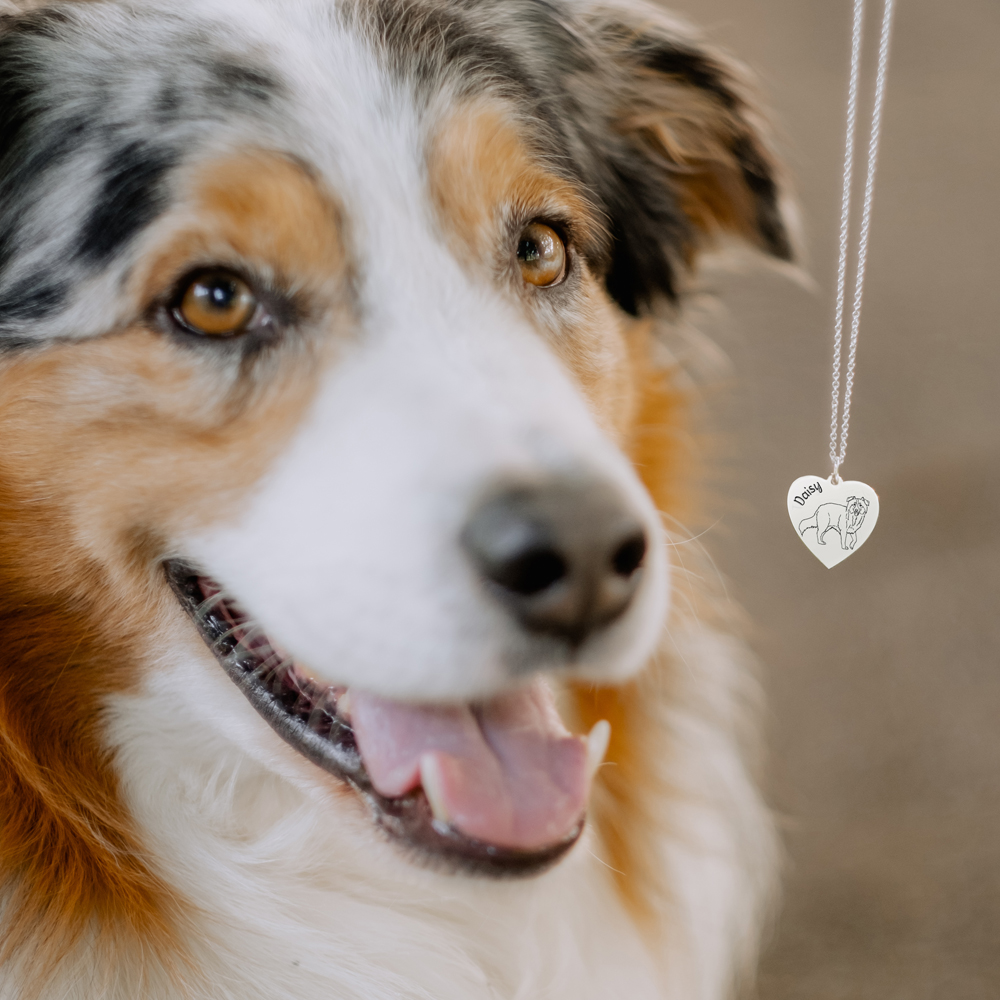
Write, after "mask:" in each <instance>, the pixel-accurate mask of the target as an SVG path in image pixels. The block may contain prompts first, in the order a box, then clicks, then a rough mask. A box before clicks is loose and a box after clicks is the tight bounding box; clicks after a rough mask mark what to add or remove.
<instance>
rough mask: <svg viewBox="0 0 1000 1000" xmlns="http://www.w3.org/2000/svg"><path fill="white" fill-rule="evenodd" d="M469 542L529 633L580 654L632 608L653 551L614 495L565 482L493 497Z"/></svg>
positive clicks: (476, 515)
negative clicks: (583, 646)
mask: <svg viewBox="0 0 1000 1000" xmlns="http://www.w3.org/2000/svg"><path fill="white" fill-rule="evenodd" d="M462 541H463V544H464V547H465V550H466V552H467V553H468V555H469V557H470V558H471V560H472V563H473V565H474V567H475V569H476V570H477V572H478V573H479V575H480V577H481V578H482V580H483V581H484V584H485V586H486V588H487V590H488V591H489V593H490V594H491V595H492V597H493V599H495V600H497V601H499V602H500V603H501V604H502V605H503V606H504V607H505V608H506V609H507V612H508V613H509V614H511V615H512V616H513V617H514V619H515V620H516V621H517V622H518V623H519V624H520V626H521V627H522V628H523V629H525V630H526V631H527V632H528V633H531V634H536V635H549V636H555V637H558V638H561V639H563V640H565V641H566V642H568V643H569V644H570V645H571V646H572V647H574V648H575V647H578V646H580V645H581V644H582V643H583V642H584V641H585V640H586V639H588V638H589V637H590V636H591V635H593V634H594V633H595V632H597V631H599V630H600V629H602V628H605V627H606V626H608V625H610V624H611V623H612V622H613V621H615V620H616V619H617V618H619V617H620V616H621V615H622V614H623V613H624V612H625V610H626V609H627V608H628V606H629V604H630V603H631V601H632V599H633V597H634V596H635V593H636V591H637V590H638V588H639V584H640V581H641V579H642V575H643V573H642V568H643V563H644V561H645V558H646V550H647V547H648V544H649V542H648V537H647V532H646V530H645V528H644V527H643V524H642V522H641V521H640V519H639V518H638V517H637V516H636V515H635V514H634V513H633V512H632V511H631V510H630V508H629V505H628V504H627V502H626V501H625V500H624V499H623V498H622V497H620V496H619V495H618V492H617V491H616V490H615V489H614V488H613V487H611V486H609V485H607V484H605V483H603V482H600V481H596V480H592V479H579V478H568V477H564V478H554V479H551V480H549V481H547V482H544V483H540V484H532V485H520V484H519V485H513V486H508V487H506V488H502V489H500V490H498V491H496V492H494V493H493V494H492V495H491V496H489V497H488V498H487V499H486V500H485V501H484V502H482V503H481V504H480V505H479V506H478V507H477V508H476V510H475V511H474V512H473V514H472V516H471V518H470V519H469V521H468V524H467V525H466V528H465V531H464V533H463V536H462Z"/></svg>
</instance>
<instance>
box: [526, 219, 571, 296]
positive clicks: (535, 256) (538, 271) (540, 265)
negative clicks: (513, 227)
mask: <svg viewBox="0 0 1000 1000" xmlns="http://www.w3.org/2000/svg"><path fill="white" fill-rule="evenodd" d="M517 262H518V264H520V266H521V276H522V277H523V278H524V280H525V281H526V282H528V284H529V285H537V286H539V287H542V288H544V287H548V286H549V285H554V284H556V283H557V282H558V281H560V280H561V279H562V277H563V275H565V273H566V245H565V244H564V243H563V241H562V240H561V239H560V237H559V234H558V233H557V232H556V231H555V230H554V229H552V228H551V227H550V226H546V225H545V223H543V222H532V223H531V225H529V226H527V227H526V228H525V230H524V232H523V233H521V238H520V239H519V240H518V244H517Z"/></svg>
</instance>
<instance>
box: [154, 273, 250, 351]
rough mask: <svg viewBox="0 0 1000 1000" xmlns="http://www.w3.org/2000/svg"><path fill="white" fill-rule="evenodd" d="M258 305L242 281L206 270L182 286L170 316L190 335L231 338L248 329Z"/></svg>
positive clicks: (232, 276) (248, 287)
mask: <svg viewBox="0 0 1000 1000" xmlns="http://www.w3.org/2000/svg"><path fill="white" fill-rule="evenodd" d="M259 305H260V304H259V302H258V301H257V297H256V296H255V295H254V293H253V291H252V290H251V288H250V286H249V285H248V284H247V283H246V282H245V281H244V280H243V279H242V278H240V277H237V276H236V275H235V274H231V273H229V272H228V271H206V272H203V273H201V274H198V275H196V276H195V277H194V278H192V279H191V280H190V281H189V282H188V283H187V284H186V285H185V286H184V288H183V289H182V291H181V293H180V295H179V296H178V298H177V304H176V305H175V306H174V309H173V313H174V318H175V319H176V320H177V321H178V322H179V323H180V324H181V326H183V327H184V328H185V329H187V330H190V331H191V332H192V333H200V334H202V335H203V336H206V337H233V336H235V335H236V334H238V333H242V332H243V331H244V330H245V329H246V328H247V326H248V325H249V324H250V322H251V320H252V319H253V318H254V315H255V314H256V313H257V311H258V308H259Z"/></svg>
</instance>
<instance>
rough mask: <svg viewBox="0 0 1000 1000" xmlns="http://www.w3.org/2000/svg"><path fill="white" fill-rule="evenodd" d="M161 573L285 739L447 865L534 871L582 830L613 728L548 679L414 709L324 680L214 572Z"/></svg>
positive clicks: (392, 833) (383, 823)
mask: <svg viewBox="0 0 1000 1000" xmlns="http://www.w3.org/2000/svg"><path fill="white" fill-rule="evenodd" d="M165 568H166V573H167V579H168V580H169V582H170V585H171V587H172V588H173V590H174V592H175V593H176V595H177V597H178V598H179V600H180V602H181V605H182V606H183V607H184V609H185V610H186V611H187V612H188V614H189V615H190V617H191V618H192V620H193V621H194V623H195V624H196V626H197V628H198V630H199V632H200V633H201V636H202V638H203V639H204V640H205V642H206V644H207V645H208V647H209V649H211V650H212V652H213V653H214V654H215V657H216V659H217V660H218V661H219V663H220V664H221V666H222V667H223V669H224V670H225V671H226V673H227V674H228V675H229V676H230V678H231V679H232V680H233V681H234V682H235V683H236V685H237V686H238V687H239V688H240V690H241V691H242V692H243V694H244V695H245V696H246V697H247V699H248V700H249V701H250V703H251V704H252V705H253V707H254V708H255V709H256V710H257V712H258V713H259V714H260V715H261V716H262V717H263V718H264V719H265V721H267V722H268V724H269V725H270V726H271V728H272V729H274V731H275V732H276V733H277V734H278V735H279V736H280V737H281V738H282V739H283V740H285V742H286V743H288V744H289V745H290V746H292V747H293V748H294V749H296V750H297V751H299V753H301V754H303V755H304V756H305V757H307V758H308V759H309V760H310V761H312V762H313V763H314V764H316V765H317V766H318V767H321V768H322V769H323V770H324V771H327V772H328V773H330V774H332V775H334V776H335V777H337V778H339V779H340V780H342V781H344V782H345V783H346V784H348V785H349V786H350V787H352V788H353V789H354V790H355V791H356V792H357V793H358V795H359V796H360V797H361V799H362V800H363V801H364V802H365V804H366V805H367V807H368V809H369V811H370V813H371V816H372V819H373V821H374V822H375V824H376V826H377V827H378V828H379V829H381V830H382V831H384V832H385V833H386V834H387V835H388V836H389V837H390V838H391V839H392V840H393V841H395V842H397V843H399V844H401V845H403V846H404V847H406V848H408V849H409V850H410V851H411V852H413V853H415V854H416V855H418V856H419V857H418V860H422V861H424V862H427V861H430V862H432V863H433V862H436V863H437V864H438V865H442V866H444V867H447V868H451V869H456V870H458V869H460V870H463V871H467V872H474V873H477V874H483V875H491V876H497V877H509V876H523V875H533V874H536V873H538V872H540V871H542V870H544V869H545V868H547V867H549V866H550V865H552V864H554V863H555V862H556V861H558V860H559V859H560V858H561V857H562V856H563V855H564V854H565V853H566V852H567V851H568V850H569V849H570V848H571V847H572V846H573V844H574V843H575V842H576V841H577V840H578V839H579V837H580V834H581V832H582V831H583V825H584V817H585V810H586V801H587V795H588V790H589V784H590V778H591V776H592V774H593V771H594V769H595V767H596V765H597V764H598V763H599V762H600V760H601V759H602V758H603V755H604V751H605V749H606V747H607V737H608V730H607V724H606V723H604V724H599V727H595V730H594V731H593V732H592V733H591V736H590V737H589V738H587V739H583V738H579V737H573V736H570V735H569V733H568V732H567V731H566V730H565V728H564V727H563V726H562V723H561V722H560V721H559V718H558V715H557V714H556V711H555V707H554V703H553V701H552V696H551V694H550V693H549V692H548V689H547V687H546V686H545V685H544V683H543V682H541V681H538V682H536V683H535V684H533V685H531V686H530V687H527V688H523V689H521V690H518V691H515V692H511V693H509V694H504V695H500V696H497V697H495V698H492V699H490V700H488V701H486V702H483V703H481V704H476V705H441V706H418V705H407V704H403V703H399V702H393V701H390V700H388V699H385V698H381V697H378V696H376V695H373V694H370V693H368V692H363V691H356V690H354V689H353V688H352V689H346V688H343V687H336V686H331V685H327V684H324V683H321V682H318V681H316V680H314V679H312V678H311V677H309V676H308V674H307V673H306V671H305V670H304V669H303V668H302V667H301V666H300V665H299V664H297V663H295V662H294V660H292V659H290V658H289V657H287V656H286V655H285V654H284V653H282V652H281V651H280V650H279V649H278V648H277V647H276V646H275V645H273V644H272V643H271V642H270V640H269V639H268V638H267V636H266V634H264V632H263V631H262V630H261V629H260V628H259V627H258V626H257V625H256V624H255V623H254V622H253V621H252V620H251V618H250V617H249V616H248V615H247V614H246V613H245V612H243V611H242V610H241V609H240V608H239V606H238V605H237V604H236V603H235V602H234V601H233V600H231V599H230V598H229V597H227V596H226V595H224V594H223V592H222V590H221V588H220V587H219V586H218V585H217V584H216V583H215V582H214V581H212V580H211V579H210V578H209V577H207V576H204V575H200V574H199V573H198V572H197V571H195V570H194V569H193V568H192V567H190V566H189V565H187V564H185V563H183V562H181V561H178V560H171V561H169V562H167V563H166V566H165Z"/></svg>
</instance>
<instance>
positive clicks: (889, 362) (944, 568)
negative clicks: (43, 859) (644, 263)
mask: <svg viewBox="0 0 1000 1000" xmlns="http://www.w3.org/2000/svg"><path fill="white" fill-rule="evenodd" d="M670 6H672V7H673V8H674V9H676V10H680V11H682V12H685V13H686V14H688V15H689V16H690V17H691V18H692V19H693V20H695V21H697V22H698V23H700V24H701V25H703V26H706V27H707V28H708V29H709V34H710V37H711V38H713V39H714V40H716V41H717V42H719V43H721V44H723V45H725V46H726V47H727V48H729V49H731V50H732V51H735V52H737V53H738V54H739V55H740V56H741V57H742V58H743V59H744V60H745V61H746V62H748V63H749V64H750V65H751V66H752V67H753V68H754V69H755V70H756V71H757V72H758V74H759V75H760V76H761V77H762V79H763V82H764V86H765V89H766V92H767V94H768V97H769V100H770V102H771V105H772V107H773V108H774V109H775V111H776V119H777V121H778V124H779V128H780V131H781V133H782V136H783V139H782V144H783V147H784V149H785V152H786V155H787V156H788V158H789V161H790V163H791V166H792V171H793V174H794V177H795V184H796V187H797V190H798V194H799V200H800V204H801V206H802V210H803V216H804V222H805V232H806V245H807V251H808V255H809V261H808V263H809V270H810V272H811V274H812V275H813V276H814V277H815V279H816V281H817V283H818V285H819V290H818V291H816V292H808V291H806V290H804V289H802V288H799V287H796V286H795V285H793V284H791V283H790V282H788V281H787V280H784V279H782V278H781V277H779V276H775V275H770V274H761V273H752V274H750V273H748V274H745V275H742V276H739V275H738V276H734V277H731V278H726V279H713V281H712V284H713V286H714V287H715V288H717V289H718V290H719V291H721V292H722V296H723V301H724V302H725V303H726V305H727V306H728V309H729V313H730V316H729V319H728V321H727V322H715V323H714V324H713V326H714V329H713V330H712V331H711V332H712V335H713V336H714V337H715V338H716V339H717V340H719V341H721V343H722V345H723V347H724V348H725V349H726V351H727V352H728V353H729V356H730V358H731V360H732V364H733V372H734V378H733V384H732V387H731V389H732V396H731V397H730V399H729V401H728V402H727V403H726V405H725V412H724V414H723V417H722V419H723V420H724V425H725V426H727V427H728V428H729V429H730V430H732V429H733V428H740V430H739V431H738V432H737V431H735V430H733V434H734V438H733V441H734V443H735V444H736V445H737V448H736V449H734V450H735V453H736V454H735V456H734V457H733V459H732V460H731V461H730V463H729V475H728V477H727V483H726V490H725V492H726V493H727V494H728V495H730V496H735V497H736V502H734V503H731V504H730V505H729V507H728V508H727V509H726V511H725V513H724V516H723V518H722V521H721V523H719V524H718V525H716V526H715V528H714V529H713V530H712V531H711V532H710V534H709V536H708V539H709V541H708V544H709V546H710V548H711V550H712V551H713V553H714V554H715V555H716V557H717V558H718V560H719V562H720V564H721V565H722V567H723V570H724V572H725V573H726V575H727V576H728V579H729V581H730V582H731V589H732V590H733V591H734V593H735V595H736V596H737V597H738V599H739V600H740V601H741V602H742V603H743V604H744V605H745V606H746V607H747V609H748V610H749V612H750V614H751V617H752V619H753V622H754V627H755V629H756V633H755V637H754V643H755V646H756V648H757V650H758V652H759V654H760V656H761V658H762V660H763V661H764V664H765V668H766V671H767V689H768V696H769V713H770V715H769V730H770V736H769V738H770V747H771V753H772V760H771V786H772V787H771V796H772V801H773V802H774V803H775V805H776V806H777V808H778V809H779V811H780V813H781V814H782V816H783V817H784V823H785V832H786V840H787V846H788V853H789V867H788V873H787V879H786V896H785V904H784V908H783V912H782V915H781V919H780V923H779V926H778V928H777V932H776V934H775V939H774V942H773V944H772V946H771V948H770V950H769V951H768V953H767V955H766V956H765V960H764V964H763V969H762V977H761V982H760V995H761V997H762V998H763V1000H791V998H808V1000H841V998H843V1000H868V998H871V1000H895V998H907V1000H924V998H928V1000H929V998H939V997H940V998H947V1000H966V998H969V1000H971V998H976V1000H979V998H997V997H1000V655H998V653H1000V615H998V610H1000V607H998V605H1000V600H998V590H1000V587H998V585H1000V419H998V418H1000V400H998V397H1000V348H998V338H997V336H996V333H995V329H996V326H997V322H998V317H1000V281H998V277H997V270H998V264H1000V254H998V250H1000V191H998V185H997V176H998V165H1000V2H998V0H899V3H898V9H897V20H896V32H895V38H894V44H893V52H892V65H891V72H890V81H889V90H888V97H887V106H886V121H885V132H884V142H883V151H882V157H881V160H880V169H879V177H878V189H877V196H876V203H875V216H874V223H873V235H872V244H871V257H870V270H869V282H868V291H867V296H866V305H865V313H864V322H863V328H862V336H861V347H860V353H859V368H858V371H859V378H858V385H857V389H856V395H855V405H854V414H853V422H852V437H851V444H850V450H849V453H848V462H847V465H846V468H845V470H844V471H845V473H846V475H847V477H848V478H857V479H862V480H865V481H867V482H868V483H870V484H871V485H872V486H873V487H875V489H876V490H877V491H878V493H879V496H880V499H881V520H880V521H879V524H878V527H877V529H876V530H875V532H874V534H873V535H872V537H871V539H870V540H869V542H868V544H867V546H866V547H865V548H864V549H862V550H859V551H858V552H857V553H856V554H855V555H854V556H852V557H851V559H849V560H847V561H846V562H845V563H843V564H842V565H840V566H838V567H836V568H834V569H833V570H827V569H824V568H823V566H821V565H820V563H819V562H818V561H817V560H815V559H814V558H813V556H811V555H810V554H809V553H808V552H807V551H806V549H805V548H804V547H803V546H802V544H801V543H800V542H799V541H798V540H797V539H796V537H795V534H794V532H793V530H792V529H791V527H790V524H789V522H788V518H787V515H786V511H785V493H786V490H787V487H788V484H789V483H790V482H791V480H792V479H794V478H795V477H797V476H800V475H808V474H812V473H821V474H822V475H824V476H825V475H827V474H828V472H829V460H828V458H827V456H826V440H827V434H828V420H829V414H828V407H829V404H828V394H829V372H828V366H829V357H830V335H829V333H828V331H829V330H830V314H831V311H832V310H831V302H832V299H831V292H830V286H831V278H832V277H833V274H834V267H835V258H834V254H835V244H836V231H835V230H836V222H837V217H838V214H839V188H840V169H841V167H840V162H841V158H842V146H843V121H844V101H845V98H846V74H847V66H848V56H849V30H850V13H851V3H850V0H759V2H756V3H754V2H742V3H741V2H738V0H674V2H672V3H671V4H670ZM868 14H869V17H868V29H867V30H868V41H869V43H870V44H869V59H870V60H871V56H872V55H873V53H872V46H871V43H873V42H874V41H875V39H876V36H877V30H878V20H879V18H880V16H881V4H880V3H878V0H870V2H869V11H868ZM866 89H867V92H868V93H870V88H866Z"/></svg>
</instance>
